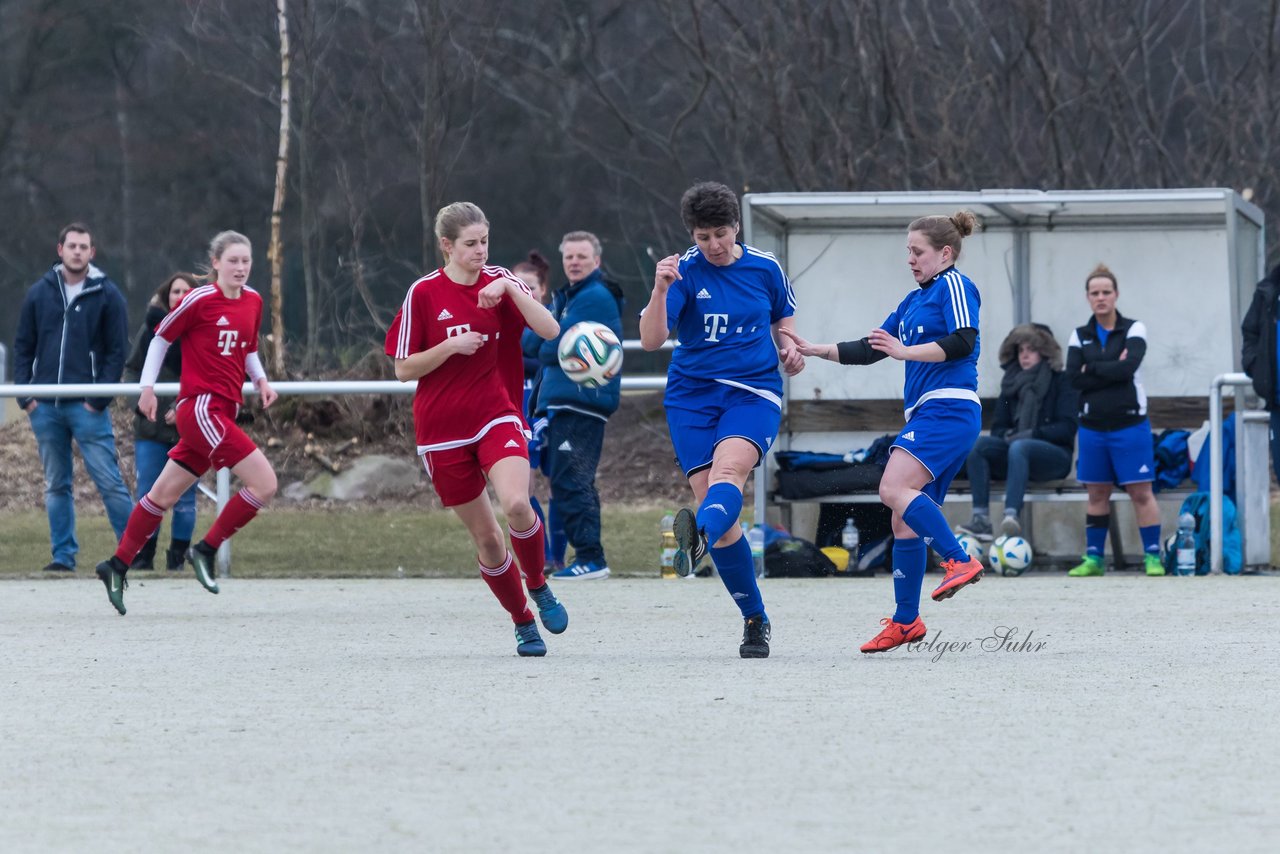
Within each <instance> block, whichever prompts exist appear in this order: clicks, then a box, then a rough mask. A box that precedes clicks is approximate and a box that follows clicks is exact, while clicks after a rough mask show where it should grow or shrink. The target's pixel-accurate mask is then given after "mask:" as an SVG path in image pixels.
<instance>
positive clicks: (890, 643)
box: [862, 617, 926, 652]
mask: <svg viewBox="0 0 1280 854" xmlns="http://www.w3.org/2000/svg"><path fill="white" fill-rule="evenodd" d="M880 625H882V626H884V628H883V629H881V630H880V634H878V635H876V636H875V637H873V638H872V639H871V640H869V641H867V642H866V643H864V644H863V645H862V651H863V652H888V651H889V650H891V649H893V648H894V647H896V646H902V645H903V644H904V643H911V642H912V641H918V640H920V639H921V638H922V637H924V633H925V631H926V630H925V627H924V621H923V620H921V619H920V618H919V617H916V618H915V619H914V620H912V621H911V622H910V623H907V624H906V625H903V624H902V623H895V622H894V621H893V618H892V617H885V618H884V619H883V620H881V621H880Z"/></svg>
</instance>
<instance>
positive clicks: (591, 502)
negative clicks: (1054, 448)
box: [534, 231, 622, 578]
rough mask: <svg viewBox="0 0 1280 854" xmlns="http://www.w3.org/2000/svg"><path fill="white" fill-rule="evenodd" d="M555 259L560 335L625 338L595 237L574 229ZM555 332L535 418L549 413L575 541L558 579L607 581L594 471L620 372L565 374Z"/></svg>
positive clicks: (554, 304)
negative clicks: (561, 281) (588, 328)
mask: <svg viewBox="0 0 1280 854" xmlns="http://www.w3.org/2000/svg"><path fill="white" fill-rule="evenodd" d="M560 259H561V261H562V262H563V264H564V274H565V277H566V278H567V279H568V282H567V283H566V284H565V285H563V286H562V287H561V288H560V289H559V290H557V291H556V293H555V296H554V297H552V300H551V314H552V315H553V316H554V317H555V319H556V320H557V321H559V322H560V335H563V334H564V332H565V331H566V330H568V329H569V328H570V327H572V326H573V325H574V324H575V323H579V322H581V321H584V320H593V321H595V322H596V323H603V324H604V325H605V326H608V327H609V328H610V329H612V330H613V334H614V335H617V336H618V340H622V306H621V297H620V295H619V294H617V293H615V291H614V290H613V289H612V288H611V287H610V285H609V283H608V282H606V281H605V278H604V275H603V274H602V273H601V272H600V241H599V240H598V239H597V238H596V236H595V235H594V234H592V233H591V232H589V231H571V232H569V233H568V234H566V235H565V236H564V239H563V240H561V241H560ZM560 335H557V336H556V337H554V338H551V339H549V340H547V341H544V342H542V346H541V348H539V350H538V359H539V361H540V362H542V377H541V380H540V383H539V387H538V399H537V403H536V404H535V405H534V414H535V416H543V415H545V416H546V418H547V431H546V440H545V443H544V445H543V453H544V454H547V455H549V457H550V460H549V467H550V472H549V473H550V477H551V506H552V507H553V508H554V512H555V514H556V516H557V517H558V520H559V521H560V522H561V523H562V524H563V525H564V531H565V536H566V537H567V538H568V540H569V543H570V544H571V545H572V546H573V563H571V564H570V565H569V566H566V567H565V568H564V569H562V570H560V571H559V572H556V573H555V574H554V576H553V577H555V578H608V577H609V563H608V561H607V560H605V554H604V546H603V545H601V543H600V494H599V493H598V492H597V491H596V468H597V467H598V466H599V465H600V451H601V449H602V448H603V446H604V427H605V423H606V422H607V421H608V420H609V416H610V415H612V414H613V413H614V412H615V411H616V410H617V409H618V400H619V396H620V394H621V389H622V378H621V376H618V377H614V378H613V379H612V380H610V381H609V382H608V383H606V384H605V385H603V386H601V387H600V388H588V387H586V386H585V385H579V384H578V383H575V382H574V381H573V380H571V379H569V378H568V377H567V376H565V373H564V371H563V370H561V369H560V360H559V358H558V357H557V355H556V352H557V349H558V348H559V346H560Z"/></svg>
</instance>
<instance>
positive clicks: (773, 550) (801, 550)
mask: <svg viewBox="0 0 1280 854" xmlns="http://www.w3.org/2000/svg"><path fill="white" fill-rule="evenodd" d="M835 571H836V565H835V564H834V563H832V562H831V558H829V557H827V556H826V555H824V554H823V553H822V550H821V549H819V548H818V547H817V546H815V545H814V544H813V543H811V542H809V541H808V540H801V539H796V538H794V537H792V538H790V539H785V540H775V541H774V542H772V543H770V544H769V545H768V547H766V548H765V550H764V574H765V575H766V576H767V577H769V578H821V577H823V576H826V575H834V574H835Z"/></svg>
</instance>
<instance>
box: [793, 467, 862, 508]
mask: <svg viewBox="0 0 1280 854" xmlns="http://www.w3.org/2000/svg"><path fill="white" fill-rule="evenodd" d="M883 474H884V466H882V465H878V464H877V463H845V464H844V465H842V466H840V467H839V468H831V469H826V470H824V471H813V470H809V469H802V470H797V471H779V472H778V473H777V478H778V480H777V484H778V489H777V494H778V495H779V496H780V497H782V498H789V499H791V500H793V501H798V500H801V499H805V498H821V497H822V496H824V495H847V494H849V493H851V492H868V491H874V490H876V489H879V488H880V477H881V476H882V475H883Z"/></svg>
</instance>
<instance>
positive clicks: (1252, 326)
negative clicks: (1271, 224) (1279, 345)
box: [1240, 267, 1280, 410]
mask: <svg viewBox="0 0 1280 854" xmlns="http://www.w3.org/2000/svg"><path fill="white" fill-rule="evenodd" d="M1278 301H1280V267H1275V268H1274V269H1273V270H1272V271H1271V272H1270V273H1269V274H1267V277H1266V278H1265V279H1263V280H1262V281H1261V282H1258V287H1257V289H1256V290H1255V291H1254V292H1253V301H1252V302H1250V303H1249V310H1248V311H1246V312H1245V315H1244V320H1243V321H1242V322H1241V323H1240V339H1241V344H1242V346H1241V353H1240V362H1241V365H1242V366H1243V367H1244V372H1245V373H1246V374H1248V375H1249V376H1250V377H1252V378H1253V390H1254V391H1256V392H1257V393H1258V397H1260V398H1262V402H1263V403H1264V404H1265V405H1266V407H1267V409H1268V410H1271V409H1275V408H1276V404H1277V400H1276V392H1277V389H1276V318H1277V316H1280V306H1277V302H1278Z"/></svg>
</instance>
